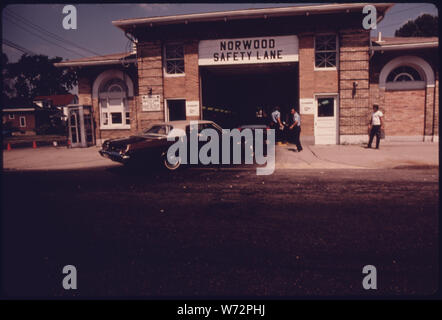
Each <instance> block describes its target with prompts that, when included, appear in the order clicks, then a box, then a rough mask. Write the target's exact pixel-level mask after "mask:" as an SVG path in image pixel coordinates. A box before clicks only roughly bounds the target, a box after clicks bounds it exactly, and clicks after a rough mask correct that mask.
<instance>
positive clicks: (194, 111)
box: [186, 101, 200, 117]
mask: <svg viewBox="0 0 442 320" xmlns="http://www.w3.org/2000/svg"><path fill="white" fill-rule="evenodd" d="M199 115H200V102H199V101H186V117H198V116H199Z"/></svg>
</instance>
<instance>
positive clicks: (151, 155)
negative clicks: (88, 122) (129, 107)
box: [99, 120, 222, 170]
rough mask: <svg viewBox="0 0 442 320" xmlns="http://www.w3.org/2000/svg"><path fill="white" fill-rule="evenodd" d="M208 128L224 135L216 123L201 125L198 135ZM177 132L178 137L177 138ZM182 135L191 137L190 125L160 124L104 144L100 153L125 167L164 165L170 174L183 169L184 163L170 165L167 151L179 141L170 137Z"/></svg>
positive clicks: (175, 122) (171, 122)
mask: <svg viewBox="0 0 442 320" xmlns="http://www.w3.org/2000/svg"><path fill="white" fill-rule="evenodd" d="M206 128H210V129H214V130H216V132H218V133H219V134H220V135H221V134H222V129H221V127H219V126H218V125H217V124H215V123H214V122H212V121H204V120H200V121H198V132H200V131H201V130H202V129H206ZM177 129H179V130H177ZM174 132H177V133H176V134H174ZM183 132H184V133H185V134H187V135H188V134H189V132H190V121H188V120H185V121H170V122H161V123H157V124H154V125H153V126H152V127H150V128H149V129H147V130H144V131H143V132H142V133H141V134H139V135H134V136H130V137H128V138H122V139H112V140H106V141H104V143H103V145H102V149H101V150H100V151H99V153H100V154H101V155H102V156H103V157H106V158H109V159H111V160H113V161H117V162H121V163H123V164H139V163H149V164H161V165H163V166H164V167H165V168H166V169H168V170H175V169H178V167H180V165H181V161H178V162H176V163H173V164H172V163H170V162H169V161H168V160H167V150H168V148H169V147H170V146H171V145H172V144H173V143H175V141H176V140H175V141H168V140H167V137H168V135H169V136H170V135H172V136H174V137H176V138H179V137H180V134H182V133H183Z"/></svg>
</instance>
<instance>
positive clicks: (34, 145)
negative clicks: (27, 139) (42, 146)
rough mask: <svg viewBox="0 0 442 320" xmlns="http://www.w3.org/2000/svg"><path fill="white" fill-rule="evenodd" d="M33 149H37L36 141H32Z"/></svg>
mask: <svg viewBox="0 0 442 320" xmlns="http://www.w3.org/2000/svg"><path fill="white" fill-rule="evenodd" d="M32 148H34V149H37V143H36V142H35V141H32Z"/></svg>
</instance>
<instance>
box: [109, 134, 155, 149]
mask: <svg viewBox="0 0 442 320" xmlns="http://www.w3.org/2000/svg"><path fill="white" fill-rule="evenodd" d="M159 139H163V137H154V136H130V137H127V138H118V139H111V140H106V141H105V142H104V143H103V147H104V148H111V149H118V148H124V147H126V146H127V145H128V144H133V143H137V142H141V141H152V140H159Z"/></svg>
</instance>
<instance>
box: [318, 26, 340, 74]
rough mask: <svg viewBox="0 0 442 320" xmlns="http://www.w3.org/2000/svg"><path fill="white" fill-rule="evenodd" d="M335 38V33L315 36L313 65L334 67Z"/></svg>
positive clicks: (335, 62)
mask: <svg viewBox="0 0 442 320" xmlns="http://www.w3.org/2000/svg"><path fill="white" fill-rule="evenodd" d="M337 47H338V46H337V38H336V35H335V34H329V35H318V36H316V37H315V67H316V68H336V66H337Z"/></svg>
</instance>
